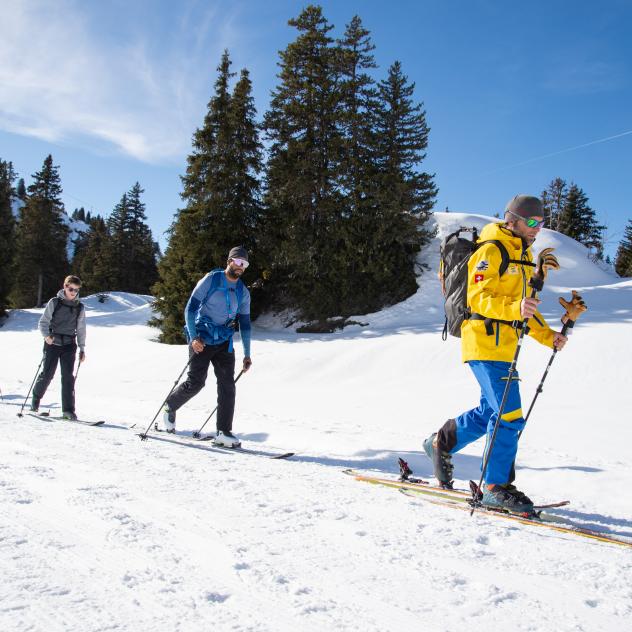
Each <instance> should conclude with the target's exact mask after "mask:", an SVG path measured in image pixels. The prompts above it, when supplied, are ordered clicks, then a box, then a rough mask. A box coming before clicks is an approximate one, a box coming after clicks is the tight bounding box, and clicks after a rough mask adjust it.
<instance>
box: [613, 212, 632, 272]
mask: <svg viewBox="0 0 632 632" xmlns="http://www.w3.org/2000/svg"><path fill="white" fill-rule="evenodd" d="M614 269H615V271H616V273H617V274H618V275H619V276H621V277H632V219H630V220H628V224H627V226H626V227H625V231H624V233H623V239H622V240H621V243H620V244H619V247H618V248H617V254H616V257H615V260H614Z"/></svg>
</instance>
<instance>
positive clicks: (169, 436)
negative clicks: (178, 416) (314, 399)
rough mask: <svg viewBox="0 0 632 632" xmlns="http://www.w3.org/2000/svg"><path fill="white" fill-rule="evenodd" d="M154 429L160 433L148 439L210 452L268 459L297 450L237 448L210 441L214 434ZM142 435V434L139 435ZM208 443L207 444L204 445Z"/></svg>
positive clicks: (286, 455)
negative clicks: (192, 433) (199, 436)
mask: <svg viewBox="0 0 632 632" xmlns="http://www.w3.org/2000/svg"><path fill="white" fill-rule="evenodd" d="M154 431H155V432H157V433H158V434H147V435H146V438H147V439H155V440H156V441H163V442H165V443H173V444H176V445H186V446H190V447H192V448H197V449H199V450H206V451H208V452H223V453H241V454H249V455H251V456H260V457H264V458H268V459H276V460H284V459H289V458H290V457H292V456H294V455H295V454H296V453H295V452H269V451H267V450H257V449H253V448H244V447H242V446H239V447H236V448H227V447H224V446H219V445H213V444H212V443H210V444H209V442H210V441H211V440H212V439H214V438H215V437H214V435H207V436H204V437H201V438H200V439H196V438H194V437H192V436H190V435H182V434H174V433H170V432H166V431H165V430H158V429H156V428H154ZM139 436H140V435H139ZM204 443H206V444H207V445H203V444H204Z"/></svg>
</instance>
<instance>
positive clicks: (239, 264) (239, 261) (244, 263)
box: [231, 259, 250, 270]
mask: <svg viewBox="0 0 632 632" xmlns="http://www.w3.org/2000/svg"><path fill="white" fill-rule="evenodd" d="M231 261H232V262H233V263H234V264H235V265H236V266H237V267H238V268H243V269H244V270H245V269H246V268H247V267H248V266H249V265H250V264H249V263H248V262H247V261H246V260H245V259H231Z"/></svg>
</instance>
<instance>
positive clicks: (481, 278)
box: [474, 274, 485, 283]
mask: <svg viewBox="0 0 632 632" xmlns="http://www.w3.org/2000/svg"><path fill="white" fill-rule="evenodd" d="M484 278H485V275H484V274H475V275H474V283H478V282H479V281H482V280H483V279H484Z"/></svg>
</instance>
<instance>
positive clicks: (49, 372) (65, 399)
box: [33, 342, 77, 413]
mask: <svg viewBox="0 0 632 632" xmlns="http://www.w3.org/2000/svg"><path fill="white" fill-rule="evenodd" d="M76 354H77V345H76V343H74V342H72V343H71V344H69V345H49V344H46V343H44V366H43V368H42V372H41V373H40V374H39V376H38V377H37V382H35V386H34V387H33V398H34V399H35V400H37V401H38V402H39V400H40V399H42V397H44V393H46V389H47V388H48V385H49V384H50V383H51V380H52V379H53V377H55V371H56V370H57V363H59V365H60V366H61V409H62V411H63V412H65V413H66V412H70V413H74V412H75V376H74V375H73V369H74V366H75V356H76Z"/></svg>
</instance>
